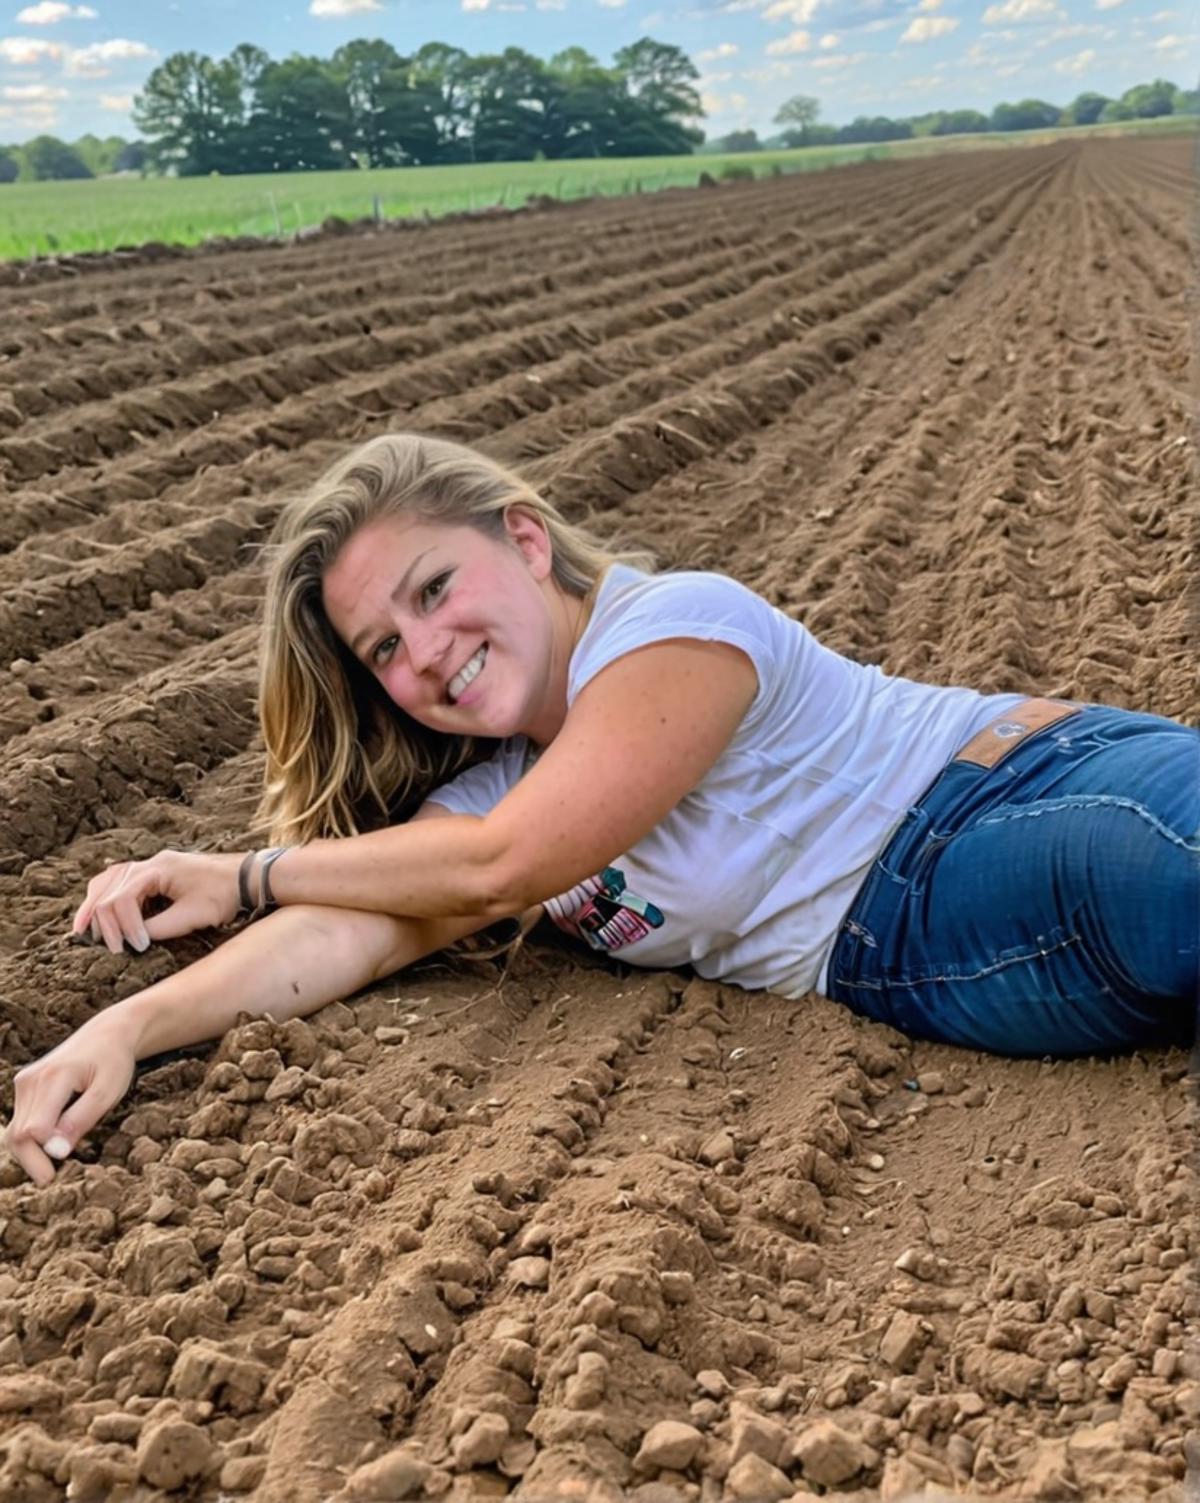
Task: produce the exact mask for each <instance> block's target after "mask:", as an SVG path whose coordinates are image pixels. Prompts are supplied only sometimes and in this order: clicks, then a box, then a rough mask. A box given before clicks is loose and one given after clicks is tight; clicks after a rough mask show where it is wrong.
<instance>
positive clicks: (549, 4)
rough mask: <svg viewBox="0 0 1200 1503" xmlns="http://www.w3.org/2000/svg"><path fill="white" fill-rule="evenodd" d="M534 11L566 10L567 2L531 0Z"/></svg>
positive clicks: (560, 0) (559, 0)
mask: <svg viewBox="0 0 1200 1503" xmlns="http://www.w3.org/2000/svg"><path fill="white" fill-rule="evenodd" d="M533 4H534V9H535V10H566V8H567V0H533Z"/></svg>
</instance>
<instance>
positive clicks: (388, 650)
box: [371, 637, 400, 667]
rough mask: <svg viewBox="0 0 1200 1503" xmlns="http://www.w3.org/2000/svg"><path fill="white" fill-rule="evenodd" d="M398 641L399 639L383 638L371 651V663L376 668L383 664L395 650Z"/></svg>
mask: <svg viewBox="0 0 1200 1503" xmlns="http://www.w3.org/2000/svg"><path fill="white" fill-rule="evenodd" d="M399 640H400V638H399V637H384V639H383V641H382V642H380V643H378V644H377V645H376V646H375V647H374V648H373V649H372V652H371V662H372V663H374V664H375V665H376V667H378V666H379V664H380V663H383V662H385V661H386V660H387V659H388V658H389V657H390V656H391V654H392V650H393V649H394V648H395V646H396V643H397V642H399Z"/></svg>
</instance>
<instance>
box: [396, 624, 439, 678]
mask: <svg viewBox="0 0 1200 1503" xmlns="http://www.w3.org/2000/svg"><path fill="white" fill-rule="evenodd" d="M448 645H449V640H448V638H447V636H446V633H445V632H439V631H437V630H436V629H435V628H432V627H430V626H427V625H426V624H425V623H423V622H422V623H420V624H419V625H411V624H410V626H409V628H408V630H407V631H406V632H405V634H404V646H405V650H406V651H407V653H408V662H409V666H410V667H411V668H412V671H413V672H414V673H416V674H423V673H428V672H429V670H430V668H431V667H433V665H434V664H435V663H440V662H441V660H442V658H444V657H445V655H446V649H447V647H448Z"/></svg>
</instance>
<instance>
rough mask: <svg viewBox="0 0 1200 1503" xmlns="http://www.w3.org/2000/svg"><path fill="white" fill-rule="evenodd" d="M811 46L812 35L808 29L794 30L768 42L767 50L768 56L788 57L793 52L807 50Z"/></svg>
mask: <svg viewBox="0 0 1200 1503" xmlns="http://www.w3.org/2000/svg"><path fill="white" fill-rule="evenodd" d="M811 46H812V37H811V36H809V34H808V32H807V31H793V32H791V33H790V34H789V35H788V36H786V37H780V38H779V39H778V40H777V41H774V42H768V43H767V46H766V52H767V56H768V57H787V56H788V55H789V54H790V53H793V52H807V51H808V49H809V48H810V47H811Z"/></svg>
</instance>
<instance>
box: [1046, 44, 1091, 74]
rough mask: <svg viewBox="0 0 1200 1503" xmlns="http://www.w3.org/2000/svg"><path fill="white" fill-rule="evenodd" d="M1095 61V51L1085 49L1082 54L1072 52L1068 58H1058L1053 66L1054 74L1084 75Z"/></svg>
mask: <svg viewBox="0 0 1200 1503" xmlns="http://www.w3.org/2000/svg"><path fill="white" fill-rule="evenodd" d="M1095 61H1096V49H1095V48H1094V47H1085V48H1084V49H1083V51H1082V52H1073V53H1072V54H1071V56H1070V57H1060V58H1059V59H1058V61H1057V62H1056V63H1055V64H1054V71H1055V72H1056V73H1072V74H1078V73H1086V72H1087V70H1088V69H1089V68H1090V67H1091V66H1092V64H1093V63H1094V62H1095Z"/></svg>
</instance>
